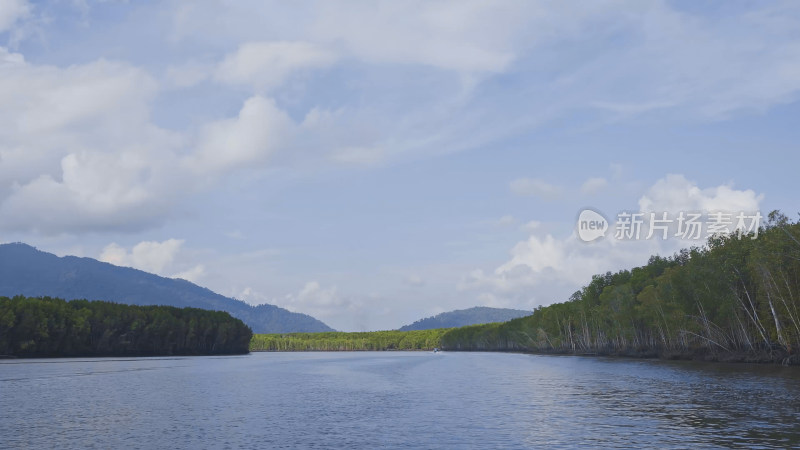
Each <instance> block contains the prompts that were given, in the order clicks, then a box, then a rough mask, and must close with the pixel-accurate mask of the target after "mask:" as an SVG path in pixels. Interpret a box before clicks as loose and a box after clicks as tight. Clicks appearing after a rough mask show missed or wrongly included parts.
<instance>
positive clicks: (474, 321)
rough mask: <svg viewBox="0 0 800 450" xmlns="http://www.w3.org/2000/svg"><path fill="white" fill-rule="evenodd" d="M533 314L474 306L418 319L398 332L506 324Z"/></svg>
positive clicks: (518, 310)
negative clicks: (496, 323) (497, 323)
mask: <svg viewBox="0 0 800 450" xmlns="http://www.w3.org/2000/svg"><path fill="white" fill-rule="evenodd" d="M531 314H533V312H532V311H523V310H521V309H508V308H489V307H487V306H476V307H474V308H469V309H458V310H455V311H450V312H445V313H441V314H437V315H435V316H432V317H426V318H424V319H420V320H418V321H416V322H414V323H412V324H411V325H406V326H404V327H401V328H400V331H411V330H431V329H434V328H454V327H463V326H466V325H478V324H482V323H492V322H507V321H509V320H511V319H516V318H517V317H524V316H528V315H531Z"/></svg>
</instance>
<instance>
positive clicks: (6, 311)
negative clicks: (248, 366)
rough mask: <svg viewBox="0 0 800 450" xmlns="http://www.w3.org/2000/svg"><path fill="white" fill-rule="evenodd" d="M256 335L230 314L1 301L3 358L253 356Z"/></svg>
mask: <svg viewBox="0 0 800 450" xmlns="http://www.w3.org/2000/svg"><path fill="white" fill-rule="evenodd" d="M251 336H252V331H251V330H250V328H249V327H248V326H247V325H245V324H244V323H243V322H242V321H241V320H239V319H235V318H233V317H231V316H230V315H229V314H228V313H226V312H221V311H208V310H203V309H198V308H176V307H173V306H137V305H124V304H118V303H111V302H104V301H87V300H72V301H69V302H68V301H65V300H62V299H58V298H50V297H40V298H32V297H24V296H16V297H13V298H8V297H0V355H10V356H20V357H50V356H145V355H146V356H156V355H212V354H236V353H247V352H248V345H249V342H250V338H251Z"/></svg>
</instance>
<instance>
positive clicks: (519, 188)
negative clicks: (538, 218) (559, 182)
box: [508, 178, 562, 200]
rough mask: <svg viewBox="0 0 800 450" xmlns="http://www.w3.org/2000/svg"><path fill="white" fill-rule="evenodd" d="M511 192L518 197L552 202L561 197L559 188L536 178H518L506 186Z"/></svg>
mask: <svg viewBox="0 0 800 450" xmlns="http://www.w3.org/2000/svg"><path fill="white" fill-rule="evenodd" d="M508 187H509V189H511V192H513V193H514V194H517V195H520V196H527V197H538V198H540V199H542V200H554V199H556V198H558V197H559V196H560V195H561V191H562V190H561V188H560V187H558V186H556V185H554V184H550V183H548V182H546V181H544V180H540V179H538V178H518V179H516V180H513V181H512V182H511V183H509V185H508Z"/></svg>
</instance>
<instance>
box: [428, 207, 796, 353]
mask: <svg viewBox="0 0 800 450" xmlns="http://www.w3.org/2000/svg"><path fill="white" fill-rule="evenodd" d="M753 237H755V236H742V237H738V236H735V235H730V236H714V237H712V238H710V239H709V241H708V243H707V245H705V246H703V247H693V248H690V249H685V250H682V251H680V252H679V253H677V254H675V255H674V256H672V257H667V258H664V257H659V256H653V257H651V258H650V260H649V261H648V263H647V264H646V265H644V266H642V267H637V268H634V269H632V270H622V271H619V272H616V273H611V272H608V273H606V274H603V275H596V276H594V277H593V278H592V280H591V282H590V283H589V284H588V285H586V286H585V287H583V288H582V289H581V290H579V291H577V292H575V293H574V294H573V295H572V296H571V297H570V299H569V301H567V302H564V303H557V304H553V305H550V306H546V307H539V308H537V309H536V310H535V311H534V313H533V315H531V316H528V317H523V318H519V319H514V320H511V321H509V322H506V323H502V324H488V325H475V326H468V327H463V328H457V329H453V330H451V331H449V332H447V333H445V334H444V335H443V336H442V346H443V348H445V349H452V350H459V349H460V350H522V351H535V352H558V353H577V354H580V353H603V354H629V355H644V356H661V357H675V358H686V357H694V358H703V359H709V360H731V361H733V360H739V361H753V362H755V361H765V362H766V361H772V362H783V363H787V364H789V363H792V364H797V363H799V362H800V358H799V357H798V353H797V350H798V348H800V222H791V221H790V220H789V219H788V218H787V217H786V216H784V215H783V214H781V213H779V212H777V211H774V212H772V213H770V214H769V221H768V222H767V223H766V224H765V225H764V226H763V227H761V229H760V230H759V233H758V235H757V238H755V239H753Z"/></svg>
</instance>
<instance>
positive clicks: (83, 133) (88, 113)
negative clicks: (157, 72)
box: [0, 48, 183, 234]
mask: <svg viewBox="0 0 800 450" xmlns="http://www.w3.org/2000/svg"><path fill="white" fill-rule="evenodd" d="M156 90H157V83H156V82H155V80H153V78H152V77H150V76H149V75H148V74H147V73H145V72H144V71H142V70H140V69H137V68H135V67H132V66H130V65H127V64H123V63H114V62H108V61H103V60H100V61H95V62H91V63H88V64H83V65H72V66H69V67H67V68H59V67H54V66H42V65H34V64H29V63H27V62H26V61H25V59H24V57H23V56H22V55H21V54H18V53H11V52H9V51H8V50H6V49H4V48H0V104H2V105H3V108H0V123H3V124H4V126H3V127H0V161H2V164H0V227H2V228H5V229H12V230H35V231H39V232H42V233H47V234H55V233H61V232H65V231H67V232H75V231H84V230H108V229H128V230H130V229H136V228H142V227H146V226H149V225H152V224H153V223H157V222H159V221H160V220H161V219H162V218H163V215H164V212H165V211H166V208H165V206H166V205H167V204H168V203H169V202H170V201H171V200H172V199H174V198H175V196H174V195H173V194H172V192H173V191H174V189H171V188H172V187H173V186H174V185H177V184H179V183H180V182H181V181H183V180H182V178H181V176H180V174H176V173H174V171H170V170H169V169H170V167H171V166H172V165H173V162H174V159H175V151H176V150H177V149H178V147H179V146H180V144H181V137H180V136H179V135H177V134H175V133H171V132H167V131H165V130H162V129H160V128H158V127H156V126H154V125H153V124H152V123H150V122H149V102H150V101H151V99H152V98H153V96H154V95H155V93H156Z"/></svg>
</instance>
